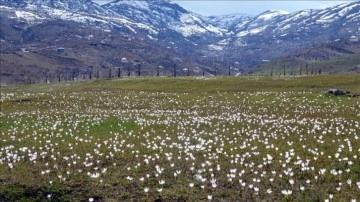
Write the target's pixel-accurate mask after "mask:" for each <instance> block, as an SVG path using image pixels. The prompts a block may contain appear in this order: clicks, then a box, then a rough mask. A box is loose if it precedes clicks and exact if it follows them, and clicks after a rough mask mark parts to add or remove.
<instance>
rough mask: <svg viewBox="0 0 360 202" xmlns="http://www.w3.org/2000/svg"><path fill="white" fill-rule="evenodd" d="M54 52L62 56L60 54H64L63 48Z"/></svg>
mask: <svg viewBox="0 0 360 202" xmlns="http://www.w3.org/2000/svg"><path fill="white" fill-rule="evenodd" d="M56 52H57V53H58V54H62V53H64V52H65V48H63V47H60V48H58V49H56Z"/></svg>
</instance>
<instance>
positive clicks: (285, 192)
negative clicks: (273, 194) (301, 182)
mask: <svg viewBox="0 0 360 202" xmlns="http://www.w3.org/2000/svg"><path fill="white" fill-rule="evenodd" d="M281 193H282V194H284V195H291V194H292V190H282V191H281Z"/></svg>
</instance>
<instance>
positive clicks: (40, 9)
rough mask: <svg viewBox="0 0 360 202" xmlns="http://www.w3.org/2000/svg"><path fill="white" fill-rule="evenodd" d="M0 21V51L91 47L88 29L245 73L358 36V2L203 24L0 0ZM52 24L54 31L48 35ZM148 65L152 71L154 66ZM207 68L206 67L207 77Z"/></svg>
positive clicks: (128, 3)
mask: <svg viewBox="0 0 360 202" xmlns="http://www.w3.org/2000/svg"><path fill="white" fill-rule="evenodd" d="M0 17H1V29H0V39H1V41H2V43H4V44H6V46H5V45H2V47H1V48H2V49H1V50H4V51H5V50H6V47H12V48H13V46H15V45H16V44H17V45H18V46H25V45H26V43H34V42H43V41H48V43H49V44H48V45H50V44H51V45H54V44H53V43H55V42H56V40H59V41H61V39H59V36H58V35H59V33H62V34H64V32H60V31H61V30H65V31H66V32H65V33H66V36H67V37H68V39H69V40H70V39H71V40H73V39H76V38H78V39H79V40H85V39H86V40H90V39H94V38H96V37H90V36H93V34H89V33H88V32H89V31H88V30H92V31H94V30H96V31H94V32H96V33H105V34H103V35H104V36H107V38H104V39H101V44H103V43H106V44H111V43H112V42H111V40H112V41H122V40H123V39H126V40H128V41H131V42H132V43H128V45H127V46H131V48H129V47H127V46H121V47H120V48H121V50H124V51H125V50H126V51H127V52H128V54H130V52H131V55H136V54H137V55H141V54H143V53H144V49H145V48H143V47H141V46H144V47H146V49H151V47H155V49H156V51H159V50H161V51H160V53H158V54H159V55H167V54H168V53H172V54H176V55H178V56H179V57H184V58H185V57H186V58H188V60H193V61H196V62H198V63H201V62H203V58H207V60H211V61H206V62H205V64H206V65H208V64H218V65H219V66H220V65H221V66H223V64H225V63H226V64H228V63H232V62H234V61H237V62H238V63H239V64H240V66H243V67H249V68H251V67H254V66H257V65H258V64H260V63H261V61H263V60H272V59H275V58H278V57H281V56H284V55H287V54H289V53H293V52H295V51H296V50H298V49H301V48H306V47H310V46H314V45H317V44H326V43H329V42H333V41H334V40H343V41H349V40H348V39H349V38H350V37H351V36H354V37H355V38H356V37H360V2H359V1H357V2H349V3H345V4H341V5H338V6H334V7H331V8H326V9H317V10H315V9H313V10H303V11H298V12H294V13H288V12H286V11H274V10H269V11H266V12H264V13H261V14H259V15H256V16H250V15H245V14H233V15H225V16H209V17H205V16H201V15H198V14H196V13H192V12H190V11H187V10H186V9H184V8H182V7H181V6H179V5H178V4H176V3H172V2H171V1H170V0H142V1H137V0H114V1H112V2H109V3H106V4H103V5H99V4H97V3H95V2H93V1H91V0H17V1H14V0H0ZM52 25H54V26H53V27H56V29H53V30H52V29H49V27H52ZM79 27H81V28H79ZM75 33H76V34H75ZM63 38H64V37H63ZM88 38H89V39H88ZM119 38H121V40H119ZM54 40H55V41H54ZM90 41H91V40H90ZM96 43H98V41H96ZM96 43H95V42H90V44H92V45H91V46H92V47H99V46H97V45H94V44H96ZM132 44H136V48H133V47H132ZM3 47H5V48H3ZM113 51H118V49H114V50H113ZM140 53H141V54H140ZM141 57H143V58H145V56H141ZM104 58H105V57H104ZM103 60H107V59H103ZM103 63H104V62H103V61H101V64H102V65H101V66H104V65H103ZM149 63H154V64H152V65H153V66H157V65H158V64H155V63H157V61H155V60H151V61H149ZM205 64H203V65H204V68H206V69H207V70H209V71H211V69H212V68H211V67H208V66H207V67H205V66H206V65H205ZM113 65H116V64H113ZM105 66H106V65H105ZM199 66H201V64H199Z"/></svg>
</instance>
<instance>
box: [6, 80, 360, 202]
mask: <svg viewBox="0 0 360 202" xmlns="http://www.w3.org/2000/svg"><path fill="white" fill-rule="evenodd" d="M359 84H360V75H359V74H358V75H341V76H316V77H315V76H314V77H297V78H290V77H277V78H271V77H239V78H236V77H229V78H225V77H223V78H177V79H174V78H133V79H118V80H96V81H86V82H70V83H53V84H41V85H29V86H15V87H1V100H0V104H1V113H0V201H16V200H23V201H156V200H157V201H162V200H163V201H208V200H213V201H359V200H360V160H359V159H360V140H359V138H360V99H359V98H349V97H346V96H345V97H341V96H340V97H334V96H330V95H327V94H326V91H327V90H328V88H334V87H335V88H344V89H347V90H350V91H353V92H360V85H359Z"/></svg>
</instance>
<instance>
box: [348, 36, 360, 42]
mask: <svg viewBox="0 0 360 202" xmlns="http://www.w3.org/2000/svg"><path fill="white" fill-rule="evenodd" d="M350 42H351V43H357V42H359V37H357V36H351V37H350Z"/></svg>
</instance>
